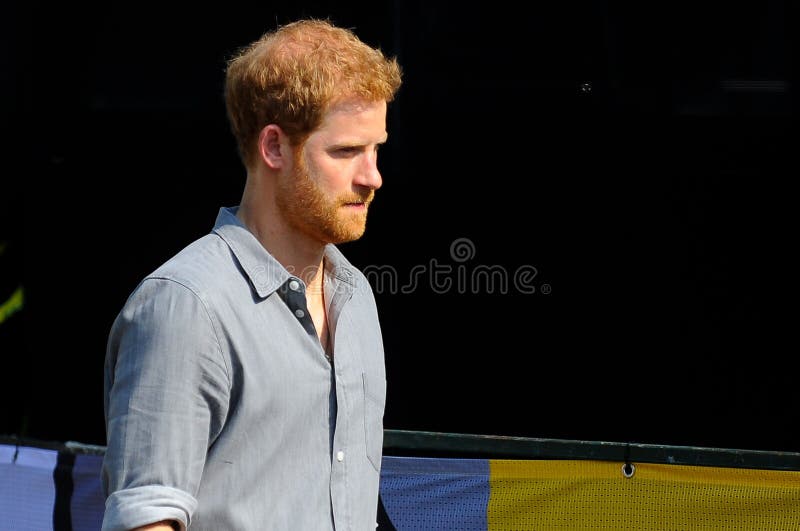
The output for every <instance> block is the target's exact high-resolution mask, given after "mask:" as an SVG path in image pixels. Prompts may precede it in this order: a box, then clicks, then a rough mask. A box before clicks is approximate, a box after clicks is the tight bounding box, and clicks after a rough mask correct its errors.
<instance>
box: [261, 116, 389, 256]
mask: <svg viewBox="0 0 800 531" xmlns="http://www.w3.org/2000/svg"><path fill="white" fill-rule="evenodd" d="M386 136H387V135H386V102H383V101H381V102H371V103H367V102H353V101H348V102H343V103H339V104H337V105H335V106H333V107H332V108H331V109H330V110H329V111H328V113H327V114H326V115H325V119H324V120H323V122H322V125H321V126H320V127H319V128H318V129H317V130H316V131H314V132H313V133H311V135H310V136H309V137H308V139H307V140H306V142H305V144H304V145H303V147H302V149H300V150H298V154H297V155H296V156H295V158H294V164H293V166H292V170H291V171H290V172H288V173H287V174H285V175H283V176H282V177H281V178H280V181H279V183H278V193H277V206H278V209H279V210H280V211H281V213H282V214H283V216H284V218H285V219H286V220H287V222H288V223H289V224H290V225H291V226H292V227H293V228H295V229H297V230H299V231H301V232H303V233H304V234H306V235H308V236H311V237H312V238H314V239H316V240H317V241H320V242H322V243H343V242H348V241H352V240H356V239H358V238H360V237H361V236H362V235H363V234H364V230H365V229H366V223H367V210H368V209H369V204H370V202H371V201H372V199H373V197H374V195H375V190H377V189H378V188H380V187H381V184H382V180H381V175H380V173H379V172H378V167H377V162H378V146H379V145H380V144H382V143H384V142H385V141H386Z"/></svg>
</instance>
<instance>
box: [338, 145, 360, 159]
mask: <svg viewBox="0 0 800 531" xmlns="http://www.w3.org/2000/svg"><path fill="white" fill-rule="evenodd" d="M361 151H362V148H360V147H357V146H347V147H340V148H336V149H334V150H333V152H332V153H331V154H332V156H334V157H336V158H345V157H354V156H356V155H358V154H359V153H361Z"/></svg>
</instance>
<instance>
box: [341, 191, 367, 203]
mask: <svg viewBox="0 0 800 531" xmlns="http://www.w3.org/2000/svg"><path fill="white" fill-rule="evenodd" d="M373 199H375V191H374V190H370V191H369V192H366V193H364V194H351V195H346V196H344V197H341V198H339V204H342V205H347V204H351V203H365V204H366V205H368V206H369V204H370V203H372V200H373Z"/></svg>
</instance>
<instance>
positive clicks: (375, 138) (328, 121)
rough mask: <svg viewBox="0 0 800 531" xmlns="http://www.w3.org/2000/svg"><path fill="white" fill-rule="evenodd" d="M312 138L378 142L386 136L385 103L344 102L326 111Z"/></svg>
mask: <svg viewBox="0 0 800 531" xmlns="http://www.w3.org/2000/svg"><path fill="white" fill-rule="evenodd" d="M311 136H312V137H317V138H323V139H338V138H341V137H353V139H354V140H360V141H365V142H380V141H383V139H384V137H385V136H386V102H385V101H372V102H369V101H363V100H346V101H341V102H338V103H336V104H334V105H331V107H330V108H329V109H328V110H327V112H326V113H325V116H324V117H323V119H322V123H321V124H320V126H319V127H318V128H317V129H316V131H314V133H312V135H311Z"/></svg>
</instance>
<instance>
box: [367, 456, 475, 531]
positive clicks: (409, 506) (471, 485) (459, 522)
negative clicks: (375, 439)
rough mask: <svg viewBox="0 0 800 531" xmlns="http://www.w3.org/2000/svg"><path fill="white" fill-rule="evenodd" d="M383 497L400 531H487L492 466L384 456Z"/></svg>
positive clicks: (461, 460) (446, 460)
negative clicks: (413, 530) (434, 530)
mask: <svg viewBox="0 0 800 531" xmlns="http://www.w3.org/2000/svg"><path fill="white" fill-rule="evenodd" d="M381 497H382V498H383V504H384V507H385V509H386V513H387V515H388V516H389V519H390V520H391V521H392V524H393V525H394V527H395V528H396V529H398V531H399V530H406V529H420V530H422V529H424V530H430V529H442V530H446V529H454V530H459V531H472V530H476V531H486V529H487V522H486V507H487V505H488V503H489V461H488V460H487V459H437V458H424V457H390V456H384V457H383V466H382V468H381Z"/></svg>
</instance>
